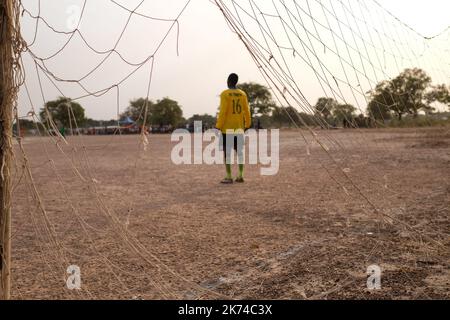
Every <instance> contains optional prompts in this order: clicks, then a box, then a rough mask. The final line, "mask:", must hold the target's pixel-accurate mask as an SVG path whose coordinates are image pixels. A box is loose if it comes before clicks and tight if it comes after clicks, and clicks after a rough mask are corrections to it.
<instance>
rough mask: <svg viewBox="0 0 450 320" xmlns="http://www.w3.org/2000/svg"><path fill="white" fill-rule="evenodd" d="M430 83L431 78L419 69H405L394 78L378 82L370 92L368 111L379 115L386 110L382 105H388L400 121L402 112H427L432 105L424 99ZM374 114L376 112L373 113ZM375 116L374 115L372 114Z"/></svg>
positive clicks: (416, 113) (414, 113)
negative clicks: (377, 110)
mask: <svg viewBox="0 0 450 320" xmlns="http://www.w3.org/2000/svg"><path fill="white" fill-rule="evenodd" d="M430 85H431V78H430V77H429V76H428V75H427V73H426V72H425V71H423V70H421V69H418V68H414V69H406V70H405V71H403V72H402V73H401V74H399V75H398V76H397V77H396V78H394V79H392V80H390V81H383V82H381V83H379V84H378V85H377V86H376V87H375V89H374V90H373V91H372V92H371V93H370V95H371V101H370V103H369V112H372V113H375V111H376V108H380V110H381V111H380V112H379V115H381V114H383V113H385V112H386V110H385V109H383V108H381V106H382V105H384V106H385V107H388V108H389V110H390V111H391V112H393V113H395V114H396V115H397V117H398V119H399V120H400V121H401V120H402V117H403V115H404V114H411V115H413V116H414V117H417V115H418V114H419V111H421V110H422V111H426V112H429V111H430V110H432V107H431V106H430V104H429V103H427V101H426V92H427V89H429V87H430ZM375 114H376V113H375ZM373 116H374V117H375V115H373Z"/></svg>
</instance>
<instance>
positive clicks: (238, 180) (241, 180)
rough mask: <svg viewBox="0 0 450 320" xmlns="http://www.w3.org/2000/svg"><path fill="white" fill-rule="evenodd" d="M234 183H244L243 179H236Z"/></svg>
mask: <svg viewBox="0 0 450 320" xmlns="http://www.w3.org/2000/svg"><path fill="white" fill-rule="evenodd" d="M235 182H236V183H244V182H245V180H244V178H243V177H237V178H236V180H235Z"/></svg>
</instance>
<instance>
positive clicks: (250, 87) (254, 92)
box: [238, 82, 276, 117]
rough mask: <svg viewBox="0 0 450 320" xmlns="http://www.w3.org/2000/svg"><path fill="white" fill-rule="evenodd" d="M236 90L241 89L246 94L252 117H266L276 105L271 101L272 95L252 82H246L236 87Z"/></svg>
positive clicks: (263, 87)
mask: <svg viewBox="0 0 450 320" xmlns="http://www.w3.org/2000/svg"><path fill="white" fill-rule="evenodd" d="M238 89H241V90H242V91H244V92H245V93H246V94H247V98H248V103H249V106H250V114H251V116H252V117H253V116H261V115H268V114H270V113H271V112H272V110H274V108H275V106H276V105H275V103H274V102H273V100H272V94H271V93H270V91H269V89H267V88H266V87H265V86H263V85H261V84H258V83H254V82H247V83H242V84H240V85H238Z"/></svg>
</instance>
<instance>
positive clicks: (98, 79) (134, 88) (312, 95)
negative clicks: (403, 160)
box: [19, 0, 450, 119]
mask: <svg viewBox="0 0 450 320" xmlns="http://www.w3.org/2000/svg"><path fill="white" fill-rule="evenodd" d="M305 1H306V0H299V1H298V3H299V4H301V5H303V4H304V3H305ZM309 1H310V2H311V3H312V2H314V1H316V0H309ZM328 1H329V0H322V2H323V4H324V5H325V6H328V4H329V2H328ZM344 1H347V0H344ZM378 1H379V2H380V3H381V4H382V5H383V6H384V7H385V8H387V9H388V10H390V11H391V12H392V13H393V14H395V15H396V16H398V17H399V18H400V19H401V20H402V21H404V22H406V23H407V24H409V25H411V26H412V27H413V28H415V29H416V30H417V31H419V32H420V33H422V34H423V35H425V36H429V35H434V34H436V33H438V32H440V31H442V30H443V29H444V28H445V27H446V26H448V25H450V1H448V0H427V1H418V0H409V1H407V0H395V1H392V0H391V1H388V0H378ZM118 2H120V3H121V4H123V5H124V6H126V7H128V8H133V6H136V5H137V3H138V1H135V0H126V1H125V0H122V1H118ZM228 2H229V1H227V3H228ZM237 2H238V3H239V2H241V3H245V2H247V1H243V0H241V1H237ZM256 2H265V3H264V4H263V5H262V6H264V5H265V4H267V2H268V1H256ZM287 2H288V1H287ZM350 2H351V3H353V4H355V5H356V4H357V0H350ZM369 2H370V1H367V3H369ZM36 3H37V1H34V0H27V1H25V0H24V1H23V5H24V6H25V8H27V9H28V10H30V11H31V12H32V13H33V14H36V12H37V7H36ZM41 3H42V6H41V16H42V17H44V18H45V19H46V20H47V21H48V22H49V24H51V25H52V26H54V27H55V28H56V29H58V30H65V31H70V29H69V28H68V27H67V22H68V21H70V17H71V16H70V9H71V8H72V7H71V6H73V5H77V6H79V7H81V5H82V3H83V1H81V0H80V1H76V0H62V1H59V0H58V1H56V0H42V1H41ZM333 3H337V2H334V1H333ZM184 4H185V1H184V0H151V1H150V0H147V1H145V2H144V4H143V5H142V6H141V7H140V8H139V10H138V12H141V13H144V14H148V15H152V16H157V17H163V18H175V16H176V15H177V14H178V12H179V11H180V10H181V8H182V7H183V6H184ZM355 8H356V7H355ZM268 10H270V9H268ZM314 10H316V11H314ZM313 12H314V13H315V14H317V15H318V16H317V18H318V19H319V20H320V19H322V20H321V21H322V22H324V21H325V20H323V17H320V16H319V13H320V12H321V11H320V10H319V8H318V7H317V8H314V7H313ZM338 12H339V11H338ZM338 16H339V17H340V18H342V19H343V20H344V19H345V16H341V14H338ZM127 17H128V13H127V12H126V11H124V10H123V9H121V8H119V7H118V6H116V5H114V4H113V3H111V2H110V1H109V0H95V1H92V0H88V1H87V6H86V13H85V15H84V16H83V20H82V21H81V26H80V29H81V32H82V33H83V35H84V36H85V38H86V40H87V41H88V42H89V43H90V44H91V45H93V46H94V47H95V48H96V49H98V50H108V49H111V48H112V47H113V46H114V42H115V41H116V40H117V38H118V36H119V34H120V31H121V30H122V28H123V26H124V24H125V23H126V20H127ZM377 17H378V16H376V15H375V14H374V15H373V16H372V17H371V18H372V19H374V20H377V19H378V20H379V18H377ZM386 19H390V20H389V21H392V19H391V18H389V17H388V16H387V15H386ZM249 23H251V21H250V22H249ZM324 23H325V22H324ZM377 23H381V22H380V21H378V22H377V21H374V24H375V25H376V24H377ZM255 26H256V25H255ZM355 26H356V25H355ZM169 27H170V23H169V22H154V21H149V20H148V19H144V18H141V17H137V16H134V17H133V18H132V19H131V21H130V24H129V27H128V29H127V31H126V32H125V33H124V35H123V38H122V40H121V42H120V43H119V45H118V47H117V50H118V51H119V52H120V53H121V54H122V56H123V57H124V58H125V59H127V60H130V61H131V62H134V63H136V62H139V61H141V60H143V59H144V58H145V57H147V56H149V55H150V53H151V52H153V51H154V49H155V48H156V46H157V44H158V43H159V41H160V40H161V38H162V37H163V36H164V34H165V32H166V31H167V30H168V28H169ZM274 28H275V30H276V28H277V27H276V26H275V27H274ZM334 29H335V28H333V30H334ZM34 30H35V24H34V20H32V19H31V18H30V17H29V16H28V15H27V14H25V15H24V16H23V18H22V32H23V34H24V37H25V39H26V40H27V42H28V43H31V41H32V39H33V34H34ZM38 30H39V32H38V36H37V38H36V42H35V44H34V45H33V46H32V47H31V49H32V50H33V52H34V53H35V54H36V55H38V56H40V57H46V56H49V55H51V54H53V53H55V52H56V51H57V50H58V49H59V48H61V46H62V45H63V44H64V43H65V41H66V39H67V37H68V36H67V35H57V34H55V33H53V32H51V31H49V30H48V28H46V27H45V26H44V25H43V24H42V23H41V24H40V26H39V29H38ZM391 31H392V32H393V33H392V34H393V35H395V33H396V32H397V31H398V32H399V33H398V34H402V35H404V34H405V31H404V30H400V28H399V30H391ZM322 32H323V33H324V35H323V39H322V40H323V41H325V42H326V43H330V46H331V45H332V43H331V42H332V39H331V37H329V35H327V34H325V30H322V31H320V34H321V35H322ZM344 32H345V31H344ZM449 35H450V32H447V33H446V34H444V35H443V36H441V37H439V38H438V39H436V40H432V41H429V42H428V44H429V48H428V49H427V50H426V51H424V52H425V53H424V56H423V57H421V58H420V59H421V60H420V62H418V63H423V65H421V66H423V67H424V68H425V69H426V71H429V73H430V74H431V75H432V77H433V79H434V80H435V82H447V83H450V80H449V79H450V78H449V73H448V70H450V68H449V62H450V56H449V52H448V51H444V50H448V49H449V45H448V44H449V43H450V41H449V39H450V38H449ZM277 36H278V33H277ZM304 36H306V33H305V34H304ZM304 36H302V39H305V38H304ZM347 36H349V38H348V39H351V38H350V35H349V34H348V33H346V34H345V37H347ZM374 36H375V35H374ZM279 37H280V41H283V39H284V36H283V35H281V34H280V35H279ZM400 38H401V39H400V40H399V41H400V42H402V41H403V43H411V46H410V51H413V52H408V51H406V49H405V48H404V47H402V48H401V50H402V51H398V52H397V53H399V52H400V54H402V56H403V55H404V56H405V57H406V58H409V60H405V61H402V63H401V67H402V68H403V67H408V66H413V65H411V64H412V63H415V62H411V57H414V56H415V55H418V54H417V52H422V51H423V50H424V45H423V42H421V41H418V40H417V39H414V37H410V38H402V36H400ZM346 39H347V38H346ZM361 43H362V42H361ZM380 44H382V42H380ZM298 45H300V42H299V43H298ZM315 45H317V44H315ZM358 48H360V46H358ZM341 49H342V48H341ZM322 50H323V49H321V50H320V51H322ZM361 50H362V49H361ZM431 52H433V55H431ZM179 53H180V55H179V56H177V55H176V28H175V29H173V30H172V32H171V33H170V36H169V37H168V39H167V41H166V42H165V43H164V44H163V46H162V47H161V50H160V51H158V53H157V55H156V58H155V64H154V73H153V81H152V86H151V91H150V98H151V99H152V100H156V99H160V98H162V97H165V96H168V97H170V98H172V99H175V100H177V101H179V103H180V104H181V105H182V107H183V111H184V116H185V117H189V116H191V115H192V114H194V113H209V114H215V112H216V110H217V106H218V103H219V102H218V95H219V94H220V92H221V91H222V90H223V89H225V81H226V77H227V76H228V74H229V73H230V72H236V73H238V74H239V75H240V77H241V81H256V82H261V83H265V82H264V80H263V79H262V77H261V75H260V73H259V71H258V68H257V67H256V66H255V64H254V62H253V60H252V59H251V58H250V56H249V54H248V52H247V51H246V49H245V48H244V46H243V45H242V43H241V42H240V40H239V39H238V37H237V36H236V35H235V34H233V33H231V32H230V30H229V28H228V26H227V24H226V22H225V20H224V18H223V16H222V14H221V12H220V11H219V10H218V8H217V7H216V6H215V5H213V4H212V3H211V2H210V1H208V0H192V2H191V4H190V5H189V6H188V8H187V9H186V11H185V13H184V14H183V16H182V17H181V19H180V40H179ZM428 53H430V55H429V56H427V54H428ZM352 55H353V57H352V58H354V59H355V60H357V55H356V54H352ZM369 56H370V57H372V58H373V59H375V58H374V57H375V56H376V52H375V51H373V53H372V52H369ZM432 56H434V58H431V57H432ZM104 57H105V55H103V56H99V55H96V54H93V53H92V52H91V51H90V50H89V49H87V47H86V45H85V44H84V43H83V42H82V41H81V39H80V38H79V37H78V36H75V37H74V38H73V40H72V41H71V42H70V43H69V45H68V46H67V48H66V49H65V50H63V51H62V52H61V53H60V54H58V55H57V56H55V57H54V58H52V59H50V60H48V61H46V66H47V67H48V68H49V69H50V70H51V71H52V72H53V73H54V74H55V75H57V76H59V77H60V78H65V79H78V78H80V77H82V76H83V75H85V74H86V73H88V72H89V71H90V70H91V69H92V68H93V67H94V66H96V65H97V64H98V63H99V62H100V61H101V60H102V59H103V58H104ZM297 59H299V58H297ZM320 59H321V60H322V61H323V62H324V63H325V65H327V67H329V68H330V70H332V72H333V73H335V74H336V75H337V76H338V77H341V78H342V77H343V72H342V69H341V68H340V63H339V60H337V59H336V58H335V57H333V56H332V55H331V54H330V53H329V52H328V53H324V54H323V56H320ZM299 61H300V60H295V59H291V60H289V62H288V63H290V66H292V69H293V71H294V73H295V79H296V81H297V83H298V84H299V86H300V89H301V90H302V92H304V94H305V96H306V97H307V98H308V100H310V102H311V103H314V102H315V100H316V99H317V98H318V97H320V96H323V95H324V92H323V90H322V89H321V87H320V86H319V82H318V80H317V78H316V77H315V76H314V74H313V73H311V71H310V68H308V67H307V66H306V65H302V64H301V63H300V62H301V61H300V62H299ZM413 61H418V60H414V59H413ZM24 62H25V66H26V74H27V84H28V87H29V88H30V91H31V96H32V100H33V104H34V105H35V107H36V108H40V107H41V106H42V104H43V101H42V97H41V95H40V90H39V86H38V81H37V77H36V70H35V68H34V64H33V62H32V59H31V58H30V55H29V54H28V53H26V54H25V55H24ZM383 64H384V69H383V71H381V70H380V73H378V74H375V75H374V76H373V77H372V79H373V80H375V78H377V79H378V78H379V80H382V79H383V76H387V75H389V76H394V75H396V74H397V73H398V72H397V71H398V68H397V67H396V66H395V65H394V60H392V61H384V63H383ZM355 66H356V68H362V67H363V66H362V65H359V66H358V65H357V63H356V62H355ZM397 66H398V65H397ZM133 68H134V67H130V66H127V65H126V64H125V63H124V62H123V61H122V60H121V59H120V58H118V57H117V55H114V54H113V55H111V57H110V59H108V60H107V61H106V62H105V63H104V64H103V65H102V66H101V67H100V68H99V69H98V70H96V71H95V72H94V73H93V74H92V75H91V76H90V77H87V78H86V80H85V81H83V85H85V86H86V87H87V88H89V89H90V90H92V91H96V90H99V89H102V88H105V87H108V86H110V85H113V84H115V83H117V82H118V81H119V80H120V79H122V78H123V77H124V76H126V75H127V74H128V73H129V72H131V71H132V70H133ZM149 69H150V63H148V64H146V65H145V66H143V67H142V68H141V69H140V70H138V71H137V72H136V73H135V74H134V75H133V76H132V77H130V78H129V79H128V80H127V81H126V82H124V83H123V84H122V85H120V101H119V106H120V111H124V109H125V108H126V107H127V105H128V102H129V100H130V99H133V98H138V97H143V96H145V95H146V91H147V82H148V75H149ZM443 70H444V71H443ZM347 71H349V72H350V71H352V70H351V68H350V69H348V68H347ZM41 79H42V83H43V89H44V94H45V99H46V100H50V99H54V98H56V97H57V96H58V95H60V94H59V93H58V91H57V90H56V89H55V88H54V87H53V85H52V84H51V83H50V82H49V81H48V80H47V79H46V77H45V76H44V75H43V74H42V73H41ZM354 80H355V79H353V78H352V76H350V79H349V81H350V82H352V83H353V82H354ZM371 85H372V84H371V83H370V82H367V83H366V84H365V85H364V84H362V87H363V89H364V90H365V91H367V90H369V89H370V86H371ZM58 86H60V88H61V90H62V91H63V93H64V94H65V95H66V96H69V97H72V98H74V97H78V96H81V95H83V94H84V93H83V91H82V90H81V89H80V88H79V87H78V86H77V85H76V84H67V83H58ZM330 92H331V91H330ZM330 92H328V93H330ZM344 94H345V96H346V98H348V100H350V101H351V100H352V98H351V96H352V94H351V91H350V90H345V89H344ZM116 97H117V91H116V90H115V89H113V90H111V91H110V92H109V93H108V94H106V95H104V96H102V97H99V98H95V97H89V98H85V99H82V100H80V101H79V102H80V103H81V104H82V105H83V107H85V109H86V111H87V116H88V117H91V118H94V119H113V118H115V117H116V113H117V107H116ZM355 100H356V101H355V102H353V101H351V102H352V103H353V104H355V103H361V105H364V101H363V98H361V97H356V98H355ZM19 102H20V106H19V110H20V113H21V114H22V115H25V114H26V113H27V112H28V111H29V110H30V109H31V108H30V104H29V102H28V99H26V96H25V94H24V90H22V91H21V95H20V100H19ZM364 107H365V106H363V108H364Z"/></svg>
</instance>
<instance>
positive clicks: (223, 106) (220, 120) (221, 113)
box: [216, 93, 228, 131]
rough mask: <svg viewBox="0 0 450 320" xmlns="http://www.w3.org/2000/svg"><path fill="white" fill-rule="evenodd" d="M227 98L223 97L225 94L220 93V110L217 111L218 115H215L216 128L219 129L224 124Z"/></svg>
mask: <svg viewBox="0 0 450 320" xmlns="http://www.w3.org/2000/svg"><path fill="white" fill-rule="evenodd" d="M227 105H228V104H227V100H226V97H225V94H223V93H222V94H221V95H220V108H219V109H220V111H219V116H218V117H217V123H216V128H217V129H219V130H221V131H222V129H223V126H224V125H225V118H226V115H227Z"/></svg>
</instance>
